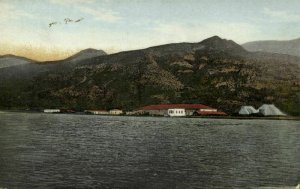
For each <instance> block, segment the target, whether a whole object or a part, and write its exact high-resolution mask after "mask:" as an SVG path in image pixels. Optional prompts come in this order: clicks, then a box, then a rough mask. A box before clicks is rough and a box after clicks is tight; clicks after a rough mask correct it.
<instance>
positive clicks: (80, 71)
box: [0, 37, 300, 115]
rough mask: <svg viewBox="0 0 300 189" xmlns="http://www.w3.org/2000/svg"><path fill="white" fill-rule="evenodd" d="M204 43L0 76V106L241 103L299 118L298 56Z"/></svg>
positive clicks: (228, 106) (231, 107) (228, 108)
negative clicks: (275, 108)
mask: <svg viewBox="0 0 300 189" xmlns="http://www.w3.org/2000/svg"><path fill="white" fill-rule="evenodd" d="M203 41H204V42H203ZM203 41H201V42H198V43H176V44H165V45H161V46H155V47H149V48H146V49H141V50H133V51H125V52H119V53H115V54H110V55H104V56H96V57H92V58H88V59H84V60H81V61H78V62H77V63H76V64H68V62H67V61H58V62H56V64H47V65H43V64H42V65H40V64H39V65H37V64H34V65H23V66H16V67H15V68H14V69H13V68H7V69H5V70H2V71H1V70H0V81H1V82H0V83H5V85H2V86H1V85H0V107H2V108H14V107H23V108H75V109H81V110H82V109H89V108H104V109H110V108H115V107H119V108H122V109H124V110H132V109H135V108H138V107H141V106H144V105H149V104H160V103H202V104H206V105H209V106H212V107H216V108H218V109H221V110H223V111H225V112H226V113H229V114H232V113H234V112H235V110H236V109H237V108H238V107H240V106H241V105H253V106H259V105H261V104H263V103H274V104H276V105H278V107H280V108H281V109H282V110H284V111H286V112H288V113H289V114H292V115H299V114H300V111H299V108H297V107H299V105H300V99H299V96H300V87H299V83H300V82H299V81H300V78H299V76H300V73H299V62H300V58H299V57H293V56H288V55H276V56H274V54H272V53H253V52H247V51H246V50H245V49H243V47H241V46H239V45H238V44H236V43H235V42H234V41H231V40H225V39H221V38H219V37H213V38H210V39H208V40H203ZM60 63H63V64H60ZM1 91H5V92H1Z"/></svg>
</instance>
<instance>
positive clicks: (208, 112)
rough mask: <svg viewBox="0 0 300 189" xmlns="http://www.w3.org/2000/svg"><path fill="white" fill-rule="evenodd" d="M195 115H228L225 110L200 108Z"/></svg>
mask: <svg viewBox="0 0 300 189" xmlns="http://www.w3.org/2000/svg"><path fill="white" fill-rule="evenodd" d="M194 115H198V116H205V115H209V116H224V115H227V114H226V113H225V112H222V111H218V110H217V109H200V110H198V111H196V112H195V114H194Z"/></svg>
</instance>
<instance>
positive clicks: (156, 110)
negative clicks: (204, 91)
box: [140, 104, 216, 116]
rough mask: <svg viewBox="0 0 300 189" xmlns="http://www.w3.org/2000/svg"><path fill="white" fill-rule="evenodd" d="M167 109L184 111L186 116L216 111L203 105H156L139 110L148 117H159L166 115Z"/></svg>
mask: <svg viewBox="0 0 300 189" xmlns="http://www.w3.org/2000/svg"><path fill="white" fill-rule="evenodd" d="M169 109H184V110H185V115H186V116H192V115H194V114H195V112H197V111H199V110H202V111H203V110H204V111H209V110H211V112H213V111H215V110H216V109H214V108H211V107H209V106H206V105H203V104H158V105H149V106H144V107H142V108H140V110H142V111H144V112H145V113H147V114H149V115H160V116H164V115H168V110H169Z"/></svg>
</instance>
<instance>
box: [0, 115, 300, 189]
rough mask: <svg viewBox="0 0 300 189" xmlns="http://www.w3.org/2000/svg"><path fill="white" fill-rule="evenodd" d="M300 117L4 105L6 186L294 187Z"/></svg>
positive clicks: (1, 129) (1, 155) (0, 165)
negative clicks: (85, 111)
mask: <svg viewBox="0 0 300 189" xmlns="http://www.w3.org/2000/svg"><path fill="white" fill-rule="evenodd" d="M299 183H300V122H299V121H294V120H261V119H259V120H245V119H242V120H239V119H207V118H168V117H129V116H99V115H75V114H45V113H17V112H0V188H1V189H4V188H5V189H19V188H20V189H23V188H25V189H27V188H28V189H32V188H45V189H47V188H61V189H66V188H78V189H84V188H116V189H121V188H122V189H123V188H124V189H125V188H128V189H135V188H136V189H139V188H141V189H144V188H145V189H165V188H166V189H169V188H170V189H190V188H208V189H209V188H220V189H223V188H225V189H226V188H264V189H267V188H269V189H270V188H295V187H296V185H297V184H299Z"/></svg>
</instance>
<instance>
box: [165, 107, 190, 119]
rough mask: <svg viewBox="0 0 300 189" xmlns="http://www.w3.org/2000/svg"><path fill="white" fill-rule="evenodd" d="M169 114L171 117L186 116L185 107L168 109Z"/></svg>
mask: <svg viewBox="0 0 300 189" xmlns="http://www.w3.org/2000/svg"><path fill="white" fill-rule="evenodd" d="M168 116H170V117H181V116H186V114H185V109H180V108H173V109H168Z"/></svg>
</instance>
